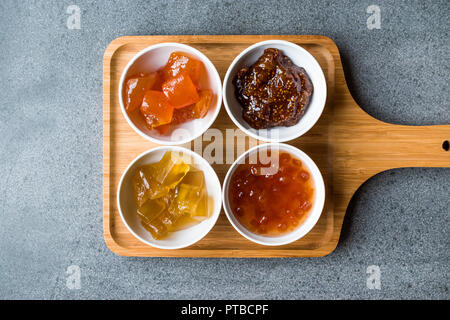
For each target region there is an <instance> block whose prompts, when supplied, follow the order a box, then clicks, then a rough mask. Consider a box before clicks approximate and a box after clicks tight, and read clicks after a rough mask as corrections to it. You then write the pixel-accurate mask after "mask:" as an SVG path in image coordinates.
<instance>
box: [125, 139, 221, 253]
mask: <svg viewBox="0 0 450 320" xmlns="http://www.w3.org/2000/svg"><path fill="white" fill-rule="evenodd" d="M166 151H173V152H179V154H180V155H182V156H187V157H190V159H192V162H193V163H192V164H193V165H194V166H195V167H196V168H197V169H199V170H201V171H203V173H204V175H205V183H206V189H207V192H208V196H209V197H212V198H213V201H212V203H213V204H214V208H213V211H212V215H211V217H209V218H208V219H206V220H203V221H202V222H200V223H198V224H196V225H194V226H191V227H189V228H186V229H183V230H180V231H176V232H170V233H169V235H168V236H167V237H166V238H164V239H162V240H155V239H154V238H153V237H152V236H151V234H150V232H148V231H147V230H145V229H144V227H143V226H142V224H141V222H140V220H139V218H138V216H137V214H136V210H137V208H136V203H135V199H134V191H133V185H132V182H131V181H132V178H133V175H134V174H135V172H136V170H137V168H138V167H140V166H142V165H145V164H150V163H155V162H158V161H159V160H161V158H162V156H163V155H164V153H166ZM210 203H211V201H210ZM117 207H118V208H119V213H120V217H121V218H122V221H123V223H124V224H125V225H126V226H127V228H128V230H130V232H131V233H132V234H133V235H134V236H135V237H136V238H137V239H139V240H141V241H142V242H144V243H146V244H148V245H150V246H152V247H156V248H160V249H180V248H184V247H187V246H190V245H192V244H194V243H196V242H197V241H199V240H200V239H202V238H203V237H204V236H206V234H207V233H208V232H209V231H210V230H211V229H212V227H213V226H214V225H215V224H216V221H217V218H218V217H219V214H220V210H221V207H222V192H221V188H220V181H219V178H218V177H217V175H216V173H215V172H214V169H213V168H212V167H211V165H210V164H209V163H208V162H207V161H206V160H205V159H203V158H202V157H201V156H199V155H198V154H197V153H195V152H193V151H191V150H188V149H186V148H182V147H175V146H167V147H166V146H163V147H157V148H154V149H151V150H149V151H146V152H144V153H142V154H141V155H139V156H138V157H137V158H136V159H134V160H133V161H132V162H131V163H130V165H129V166H128V167H127V168H126V169H125V172H124V173H123V175H122V177H121V178H120V182H119V187H118V190H117Z"/></svg>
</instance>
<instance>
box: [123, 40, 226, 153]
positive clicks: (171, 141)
mask: <svg viewBox="0 0 450 320" xmlns="http://www.w3.org/2000/svg"><path fill="white" fill-rule="evenodd" d="M174 51H181V52H186V53H188V54H190V55H191V56H193V57H195V58H197V59H198V60H200V61H202V62H203V64H204V66H205V69H206V74H207V75H208V79H207V80H205V85H207V87H209V88H210V89H211V90H212V91H213V93H214V99H213V100H212V101H211V106H210V108H209V111H208V113H207V114H206V116H205V117H204V118H202V119H195V120H192V121H188V122H185V123H181V124H179V125H177V126H176V127H175V129H174V130H171V131H169V132H167V133H165V134H160V133H159V132H158V131H157V130H149V129H148V128H147V127H146V126H145V122H144V119H140V117H139V118H138V119H133V120H132V119H130V117H129V115H128V113H127V112H126V110H125V106H124V103H123V97H122V90H123V86H124V81H125V79H126V78H127V77H128V76H132V75H136V74H138V73H139V72H144V73H150V72H155V71H157V70H158V69H160V68H161V67H163V66H164V65H165V64H166V63H167V60H168V59H169V56H170V54H171V53H172V52H174ZM119 102H120V108H121V109H122V113H123V115H124V117H125V119H127V122H128V123H129V124H130V126H131V127H132V128H133V129H134V130H135V131H136V132H137V133H138V134H140V135H141V136H142V137H144V138H146V139H148V140H150V141H152V142H155V143H158V144H164V145H175V144H184V143H187V142H189V141H192V140H194V139H195V138H197V137H199V136H201V135H202V134H203V133H204V132H205V131H206V130H207V129H208V128H209V127H210V126H211V125H212V124H213V122H214V120H215V119H216V118H217V115H218V114H219V111H220V106H221V104H222V82H221V81H220V77H219V74H218V73H217V70H216V68H215V67H214V65H213V64H212V62H211V61H210V60H209V59H208V57H206V56H205V55H204V54H203V53H201V52H200V51H198V50H197V49H194V48H192V47H190V46H187V45H185V44H180V43H159V44H155V45H152V46H150V47H148V48H146V49H144V50H142V51H140V52H139V53H138V54H136V55H135V56H134V57H133V59H131V61H130V62H128V64H127V66H126V67H125V69H124V70H123V73H122V76H121V78H120V82H119Z"/></svg>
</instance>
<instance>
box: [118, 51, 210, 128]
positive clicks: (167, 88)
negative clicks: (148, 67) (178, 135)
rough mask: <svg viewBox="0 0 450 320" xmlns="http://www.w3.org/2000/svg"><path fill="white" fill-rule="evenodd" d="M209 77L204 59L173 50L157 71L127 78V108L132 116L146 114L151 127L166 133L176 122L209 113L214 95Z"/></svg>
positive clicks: (125, 92)
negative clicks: (202, 60) (206, 85)
mask: <svg viewBox="0 0 450 320" xmlns="http://www.w3.org/2000/svg"><path fill="white" fill-rule="evenodd" d="M205 79H207V75H206V70H205V68H204V66H203V63H202V62H201V61H199V60H197V59H195V58H192V57H190V56H189V55H188V54H186V53H183V52H172V53H171V55H170V57H169V59H168V61H167V63H166V65H165V66H164V67H162V68H161V69H159V70H157V71H156V72H153V73H150V74H144V73H139V74H138V75H135V76H131V77H128V78H127V79H125V83H124V87H123V92H122V96H123V102H124V105H125V109H126V111H127V113H128V114H129V116H130V117H131V118H134V117H136V116H140V117H143V118H144V120H145V125H146V126H147V127H148V128H149V129H150V130H154V129H155V130H157V131H158V132H159V133H160V134H165V133H166V132H168V131H169V130H170V129H171V128H173V126H174V125H177V124H180V123H183V122H186V121H190V120H194V119H200V118H203V117H205V116H206V114H207V113H208V110H209V107H210V105H211V101H212V99H213V96H214V95H213V92H212V91H211V90H210V89H209V88H206V87H205V83H206V81H205Z"/></svg>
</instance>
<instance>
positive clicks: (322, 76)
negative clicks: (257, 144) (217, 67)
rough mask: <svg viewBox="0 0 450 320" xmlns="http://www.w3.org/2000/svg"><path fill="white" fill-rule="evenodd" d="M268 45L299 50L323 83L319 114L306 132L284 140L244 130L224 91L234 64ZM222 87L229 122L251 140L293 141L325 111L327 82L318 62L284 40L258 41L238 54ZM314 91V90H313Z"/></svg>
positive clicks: (312, 125) (303, 50)
mask: <svg viewBox="0 0 450 320" xmlns="http://www.w3.org/2000/svg"><path fill="white" fill-rule="evenodd" d="M268 44H274V45H277V44H280V45H286V46H289V47H291V48H294V49H296V50H299V51H300V52H302V54H304V55H306V56H309V57H310V58H311V59H312V61H313V64H315V65H316V67H318V70H320V74H319V76H320V78H321V79H320V80H321V82H323V95H324V102H323V103H322V104H321V106H320V109H321V110H320V113H319V114H318V116H317V118H316V119H314V120H313V121H312V122H311V124H310V125H309V126H308V127H306V130H300V131H299V133H298V134H295V135H292V136H288V137H286V138H271V137H263V136H261V135H259V134H255V133H253V132H252V131H250V130H248V129H247V128H245V126H244V125H242V124H241V123H240V121H239V120H238V119H236V118H235V117H234V115H233V113H232V112H231V109H230V107H229V104H228V99H227V94H226V92H227V90H226V89H227V86H228V82H229V79H230V77H231V70H232V69H233V68H234V66H235V65H236V64H237V63H238V62H239V61H240V60H241V59H242V58H243V57H244V56H245V55H246V54H247V53H248V52H250V51H251V50H253V49H255V48H258V47H260V46H264V45H268ZM322 80H323V81H322ZM222 86H223V88H222V99H223V104H224V106H225V110H226V111H227V113H228V116H229V117H230V118H231V120H232V121H233V122H234V124H235V125H236V126H237V127H238V128H239V129H241V130H242V131H243V132H244V133H245V134H247V135H249V136H251V137H253V138H255V139H258V140H261V141H264V142H277V143H282V142H287V141H291V140H294V139H296V138H298V137H300V136H302V135H304V134H305V133H307V132H308V131H309V130H310V129H311V128H312V127H314V125H315V124H316V123H317V121H318V120H319V119H320V117H321V115H322V113H323V110H324V109H325V104H326V101H327V81H326V78H325V74H324V72H323V70H322V67H321V66H320V64H319V62H318V61H317V60H316V58H314V56H313V55H312V54H311V53H309V52H308V51H307V50H306V49H304V48H303V47H301V46H299V45H298V44H295V43H292V42H290V41H286V40H277V39H272V40H264V41H260V42H257V43H254V44H252V45H251V46H249V47H248V48H246V49H244V50H243V51H242V52H241V53H239V54H238V55H237V56H236V58H234V60H233V62H231V64H230V66H229V67H228V69H227V72H226V74H225V77H224V79H223V84H222ZM314 90H316V88H314ZM313 95H314V93H313ZM301 120H302V119H300V120H299V122H300V121H301ZM274 128H277V127H274ZM270 129H273V128H269V129H266V130H270Z"/></svg>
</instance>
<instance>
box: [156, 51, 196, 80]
mask: <svg viewBox="0 0 450 320" xmlns="http://www.w3.org/2000/svg"><path fill="white" fill-rule="evenodd" d="M183 71H185V72H187V73H188V74H189V76H190V78H191V79H192V81H193V83H194V84H195V86H197V87H198V86H199V82H200V77H201V75H202V72H203V63H202V62H201V61H199V60H197V59H193V58H191V57H189V55H187V54H186V53H183V52H172V53H171V54H170V57H169V60H168V61H167V64H166V65H165V67H164V68H163V69H162V75H163V77H164V79H165V80H169V79H171V78H173V77H175V76H177V75H178V74H179V73H180V72H183Z"/></svg>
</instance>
